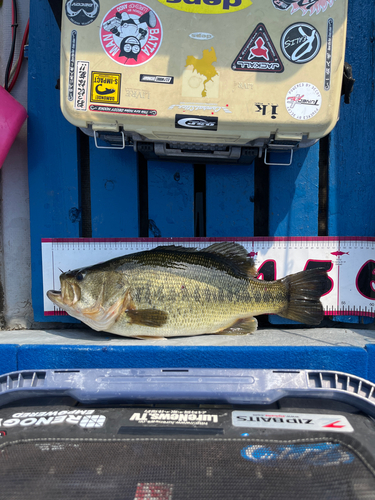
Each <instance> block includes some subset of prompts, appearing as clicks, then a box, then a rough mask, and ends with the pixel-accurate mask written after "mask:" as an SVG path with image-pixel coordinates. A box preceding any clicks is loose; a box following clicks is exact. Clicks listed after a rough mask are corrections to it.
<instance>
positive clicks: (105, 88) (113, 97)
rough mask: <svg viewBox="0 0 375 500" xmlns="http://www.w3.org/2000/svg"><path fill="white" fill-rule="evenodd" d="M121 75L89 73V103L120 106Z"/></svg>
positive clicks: (98, 72) (99, 72)
mask: <svg viewBox="0 0 375 500" xmlns="http://www.w3.org/2000/svg"><path fill="white" fill-rule="evenodd" d="M120 88H121V73H104V72H102V71H93V72H92V73H91V95H90V101H91V102H107V103H111V104H120Z"/></svg>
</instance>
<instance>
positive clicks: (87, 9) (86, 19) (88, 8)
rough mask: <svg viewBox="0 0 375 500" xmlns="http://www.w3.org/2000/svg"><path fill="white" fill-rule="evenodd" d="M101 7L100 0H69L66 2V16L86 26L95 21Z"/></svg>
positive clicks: (73, 21) (74, 22)
mask: <svg viewBox="0 0 375 500" xmlns="http://www.w3.org/2000/svg"><path fill="white" fill-rule="evenodd" d="M99 9H100V5H99V0H67V2H66V4H65V13H66V17H67V18H68V19H69V21H71V22H72V23H73V24H77V25H78V26H86V25H87V24H91V23H92V22H93V21H95V19H96V18H97V17H98V14H99Z"/></svg>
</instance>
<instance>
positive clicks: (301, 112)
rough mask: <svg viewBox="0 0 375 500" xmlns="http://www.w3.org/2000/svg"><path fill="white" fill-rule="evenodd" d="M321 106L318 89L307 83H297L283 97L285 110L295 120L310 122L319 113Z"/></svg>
mask: <svg viewBox="0 0 375 500" xmlns="http://www.w3.org/2000/svg"><path fill="white" fill-rule="evenodd" d="M321 105H322V96H321V94H320V91H319V89H318V88H317V87H315V85H313V84H312V83H308V82H302V83H297V84H296V85H294V86H293V87H292V88H291V89H289V91H288V93H287V95H286V97H285V106H286V109H287V111H288V113H289V114H290V116H292V117H293V118H295V119H296V120H310V118H313V117H314V116H315V115H316V114H317V113H318V112H319V110H320V107H321Z"/></svg>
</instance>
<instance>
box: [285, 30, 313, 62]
mask: <svg viewBox="0 0 375 500" xmlns="http://www.w3.org/2000/svg"><path fill="white" fill-rule="evenodd" d="M280 46H281V50H282V51H283V54H284V56H285V57H286V58H287V59H288V60H289V61H291V62H292V63H295V64H305V63H307V62H310V61H312V60H313V59H314V57H316V56H317V55H318V53H319V50H320V46H321V39H320V34H319V32H318V30H317V29H316V28H315V27H314V26H311V24H307V23H295V24H292V25H291V26H288V28H287V29H286V30H285V31H284V33H283V34H282V37H281V41H280Z"/></svg>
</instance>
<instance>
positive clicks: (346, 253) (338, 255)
mask: <svg viewBox="0 0 375 500" xmlns="http://www.w3.org/2000/svg"><path fill="white" fill-rule="evenodd" d="M331 255H335V256H336V257H340V256H341V255H349V252H341V251H340V250H337V251H336V252H331Z"/></svg>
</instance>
